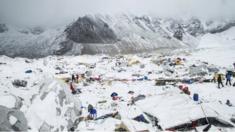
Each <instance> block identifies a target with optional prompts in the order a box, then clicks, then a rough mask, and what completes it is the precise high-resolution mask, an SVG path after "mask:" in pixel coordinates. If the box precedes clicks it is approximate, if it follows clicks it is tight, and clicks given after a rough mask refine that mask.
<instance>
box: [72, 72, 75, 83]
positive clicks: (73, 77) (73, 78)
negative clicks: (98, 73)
mask: <svg viewBox="0 0 235 132" xmlns="http://www.w3.org/2000/svg"><path fill="white" fill-rule="evenodd" d="M74 81H75V76H74V74H72V82H74Z"/></svg>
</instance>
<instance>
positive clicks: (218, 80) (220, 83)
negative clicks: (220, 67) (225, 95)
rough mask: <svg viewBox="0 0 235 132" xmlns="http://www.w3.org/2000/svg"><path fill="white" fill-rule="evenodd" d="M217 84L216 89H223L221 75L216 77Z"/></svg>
mask: <svg viewBox="0 0 235 132" xmlns="http://www.w3.org/2000/svg"><path fill="white" fill-rule="evenodd" d="M217 82H218V88H220V85H221V86H222V87H224V84H223V78H222V75H221V74H219V75H218V78H217Z"/></svg>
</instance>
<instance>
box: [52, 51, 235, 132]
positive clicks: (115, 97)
mask: <svg viewBox="0 0 235 132" xmlns="http://www.w3.org/2000/svg"><path fill="white" fill-rule="evenodd" d="M64 64H65V65H66V66H64V65H61V66H57V68H56V69H57V71H59V72H57V73H56V76H57V77H58V78H60V79H62V80H64V82H65V83H66V84H68V85H67V86H68V87H69V90H70V91H71V93H72V94H74V96H78V97H82V99H81V101H82V102H83V104H84V103H85V104H84V105H85V106H84V107H82V108H83V109H84V110H86V111H83V114H82V115H81V117H79V118H78V120H77V121H76V122H75V123H74V124H75V125H73V127H72V128H71V130H76V129H77V128H80V127H81V126H80V125H81V124H82V122H87V121H89V120H92V121H94V122H96V123H98V122H99V121H100V120H104V121H106V120H114V121H113V122H117V123H116V126H115V129H114V130H117V131H122V130H123V131H124V130H125V131H132V130H133V131H139V130H141V131H142V130H191V129H194V128H197V129H199V127H201V126H203V127H204V126H205V125H206V126H208V125H210V127H207V129H211V128H213V127H221V126H222V127H225V128H226V127H233V125H232V123H231V121H229V120H227V119H224V118H223V117H221V116H219V115H218V114H217V113H216V112H213V110H211V108H210V106H202V105H201V104H203V103H204V102H203V101H204V99H203V96H201V95H202V93H200V91H197V90H195V89H194V88H193V86H194V85H204V84H205V85H212V84H213V76H214V74H215V73H219V72H221V71H225V70H226V69H224V68H221V67H218V66H215V65H211V64H208V63H207V62H203V61H198V60H195V61H190V62H189V61H188V60H187V56H186V57H185V56H184V57H179V56H157V57H156V56H151V55H150V56H147V57H145V56H144V55H140V56H132V57H131V56H115V57H106V56H105V57H102V58H100V59H99V60H97V61H96V62H93V63H87V62H79V63H77V64H75V66H70V65H69V64H67V63H64ZM58 67H64V68H58ZM65 67H76V68H67V69H66V68H65ZM97 69H99V70H97ZM60 71H63V72H60ZM58 73H60V74H58ZM233 73H234V72H233V71H232V74H233ZM216 80H218V79H216ZM138 85H140V86H141V89H148V87H152V88H153V89H155V90H154V92H150V91H149V92H147V93H146V92H143V93H142V92H138V90H136V89H134V90H132V88H135V87H137V86H138ZM145 86H146V87H145ZM122 87H126V88H122ZM108 89H109V90H108ZM121 89H123V90H124V91H126V90H128V91H126V92H123V91H122V90H121ZM100 91H102V92H107V91H109V94H107V95H109V97H106V96H104V95H103V94H105V93H103V94H101V93H100ZM146 91H148V90H146ZM156 91H159V92H160V93H155V92H156ZM83 94H85V95H86V96H92V97H94V98H97V99H94V100H93V99H92V101H90V100H86V99H84V97H83ZM85 95H84V96H85ZM83 99H84V101H83ZM88 102H90V103H89V104H88ZM232 103H233V102H231V101H230V99H229V98H227V99H226V103H225V104H226V105H227V106H230V107H232V106H233V105H232ZM123 105H124V106H123ZM123 109H125V110H127V111H131V112H133V113H132V114H131V115H133V116H131V117H128V121H125V119H126V116H127V115H126V114H125V113H126V111H125V112H123V111H122V110H123ZM110 110H111V111H110ZM107 111H109V112H107ZM137 111H138V112H137ZM178 112H179V113H181V114H177V113H178ZM193 112H196V113H198V114H196V115H195V116H193V117H192V113H193ZM165 114H168V115H165ZM175 115H177V116H175ZM128 116H130V115H128ZM172 116H173V117H172ZM174 116H175V117H174ZM221 119H223V121H221ZM170 120H172V121H170ZM208 120H209V121H208ZM179 121H180V122H179ZM130 122H131V123H130ZM218 122H219V123H218ZM142 123H144V124H145V125H143V127H141V128H140V129H137V128H135V127H137V126H139V125H140V124H142ZM117 124H118V125H117ZM218 124H219V125H218ZM221 124H222V125H221ZM223 124H227V125H223ZM220 125H221V126H220ZM140 126H141V125H140ZM146 126H147V127H146ZM152 126H154V127H152Z"/></svg>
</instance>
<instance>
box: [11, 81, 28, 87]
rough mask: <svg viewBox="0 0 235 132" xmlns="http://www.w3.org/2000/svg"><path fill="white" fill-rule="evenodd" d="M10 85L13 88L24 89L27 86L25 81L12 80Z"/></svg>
mask: <svg viewBox="0 0 235 132" xmlns="http://www.w3.org/2000/svg"><path fill="white" fill-rule="evenodd" d="M12 85H14V86H15V87H26V86H27V81H25V80H14V81H13V82H12Z"/></svg>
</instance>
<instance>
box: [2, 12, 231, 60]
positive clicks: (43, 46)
mask: <svg viewBox="0 0 235 132" xmlns="http://www.w3.org/2000/svg"><path fill="white" fill-rule="evenodd" d="M233 26H235V21H231V20H228V21H225V20H223V21H202V20H200V19H197V18H192V19H188V20H180V19H172V18H164V19H163V18H157V17H150V16H141V17H139V16H133V15H117V16H108V15H106V16H104V15H89V16H84V17H79V18H78V19H77V20H76V21H75V22H73V23H71V24H70V25H68V26H64V27H60V28H59V29H44V28H41V27H35V28H27V29H25V28H24V29H22V28H15V27H11V26H8V25H5V24H1V25H0V55H7V56H10V57H17V56H20V57H28V58H38V57H45V56H48V55H79V54H97V53H98V54H99V53H106V54H118V53H135V52H143V51H151V50H155V49H159V48H182V47H195V46H197V43H198V39H199V38H198V36H202V35H204V34H206V33H219V32H223V31H225V30H227V29H229V28H230V27H233Z"/></svg>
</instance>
